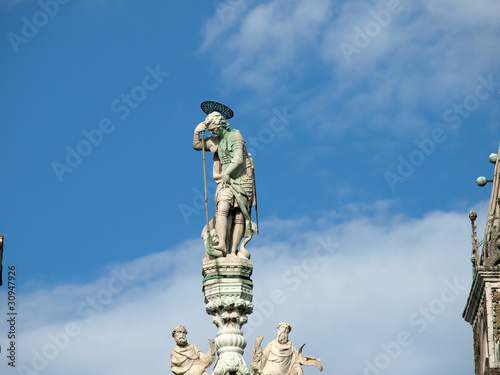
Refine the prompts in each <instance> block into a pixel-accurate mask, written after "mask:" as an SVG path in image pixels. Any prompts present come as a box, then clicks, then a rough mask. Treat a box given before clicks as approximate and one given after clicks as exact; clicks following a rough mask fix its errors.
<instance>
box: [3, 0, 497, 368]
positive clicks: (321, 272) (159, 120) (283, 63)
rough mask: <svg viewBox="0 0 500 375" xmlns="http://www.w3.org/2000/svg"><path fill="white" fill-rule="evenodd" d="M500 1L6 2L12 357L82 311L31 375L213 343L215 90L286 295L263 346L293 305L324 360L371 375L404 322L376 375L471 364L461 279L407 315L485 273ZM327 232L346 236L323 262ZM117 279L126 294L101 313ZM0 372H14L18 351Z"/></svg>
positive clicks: (263, 277) (147, 358) (266, 291)
mask: <svg viewBox="0 0 500 375" xmlns="http://www.w3.org/2000/svg"><path fill="white" fill-rule="evenodd" d="M499 7H500V6H499V5H498V3H497V2H495V1H493V0H485V1H479V2H477V1H471V0H459V1H456V0H454V1H451V0H438V1H421V2H413V1H408V0H404V1H403V0H402V1H397V0H391V1H367V0H356V1H349V2H346V1H327V0H316V1H314V2H308V1H305V0H293V1H282V0H269V1H257V0H253V1H243V0H226V1H220V2H195V1H182V2H165V1H154V0H151V1H147V2H134V1H126V0H115V1H111V0H109V1H108V0H102V1H97V0H88V1H78V0H72V1H66V2H65V1H60V2H57V1H56V0H40V1H31V0H25V1H23V0H2V1H0V53H1V56H2V59H1V63H0V64H1V68H2V69H1V70H0V82H1V87H2V88H3V89H2V90H0V123H1V127H0V130H1V135H0V149H1V153H2V157H1V158H0V171H1V174H2V181H3V183H2V189H1V195H0V197H1V200H2V215H1V218H0V220H1V221H0V232H1V233H3V234H5V254H4V265H5V266H7V265H16V268H17V271H18V280H17V283H18V286H17V288H18V289H17V291H18V299H19V310H20V314H21V315H20V316H19V330H20V334H21V338H20V339H19V353H18V359H17V361H18V364H19V365H25V366H31V370H32V371H35V369H34V368H33V366H32V359H33V357H34V356H35V354H33V353H34V352H33V351H36V350H38V351H39V352H42V351H43V348H44V347H46V345H47V343H50V342H51V341H50V338H49V337H50V336H49V335H50V334H51V332H52V334H56V333H57V332H64V329H65V328H64V327H66V326H67V324H69V323H71V322H72V323H74V324H76V325H77V327H78V329H79V330H80V331H79V333H78V335H76V336H75V337H74V339H72V341H71V342H70V343H69V344H68V346H67V347H65V348H64V349H61V350H60V352H59V353H58V354H57V356H56V357H55V358H54V359H51V360H49V361H48V362H47V364H46V365H45V367H43V369H41V368H40V369H39V371H38V370H37V372H38V373H45V374H54V375H58V374H63V373H68V371H72V373H74V374H80V373H81V374H88V373H90V372H91V371H92V372H93V373H96V374H101V373H102V374H109V373H117V372H118V371H122V370H121V369H125V370H123V371H122V372H124V373H139V372H143V369H146V368H147V369H148V371H149V372H150V373H158V374H159V373H164V372H165V371H167V370H168V369H169V366H170V363H169V362H168V359H167V357H168V356H167V354H168V352H169V351H170V350H171V347H172V345H173V341H172V339H171V337H170V330H171V328H172V327H174V326H175V325H177V324H179V323H180V322H182V323H183V324H185V325H186V327H187V328H188V330H189V335H188V340H190V341H193V342H195V343H196V344H198V345H199V346H200V347H201V348H202V350H206V349H207V348H208V345H207V343H206V338H207V337H213V336H214V335H215V333H216V328H215V326H213V325H212V324H211V323H210V318H209V317H208V316H207V315H206V314H204V306H203V296H202V294H201V291H200V290H201V276H200V273H201V259H202V256H203V245H202V242H201V240H200V239H199V235H200V232H201V229H202V228H203V225H204V217H205V215H204V208H203V201H202V200H203V169H202V158H201V153H198V152H195V151H194V150H193V149H192V147H191V142H192V133H193V130H194V128H195V126H196V125H197V124H198V123H199V122H200V121H203V120H204V117H205V116H204V113H203V112H202V111H201V109H200V103H201V102H202V101H204V100H208V99H212V100H218V101H221V102H223V103H225V104H227V105H228V106H230V107H231V108H232V109H233V111H234V112H235V116H234V118H233V119H231V120H230V121H229V122H230V123H231V126H232V127H233V128H236V129H239V130H240V131H241V133H242V134H243V136H244V137H245V139H246V141H247V146H248V148H249V149H250V150H251V151H252V154H253V158H254V161H255V164H256V178H257V189H258V190H257V193H258V204H259V221H260V232H261V235H260V236H258V237H255V238H254V240H252V242H251V243H250V244H249V246H248V248H249V249H250V251H251V252H252V260H253V262H254V265H255V271H254V277H253V280H254V283H255V289H254V292H255V301H256V305H258V303H259V301H260V304H261V305H262V306H266V303H265V301H267V299H268V298H270V297H269V296H270V295H271V294H270V293H271V291H272V286H273V285H275V286H276V288H278V289H279V288H281V290H282V291H284V293H285V295H286V296H287V298H286V301H284V302H280V303H274V302H273V304H272V306H273V308H272V312H269V311H268V312H267V313H262V314H261V317H262V319H261V321H259V320H258V319H259V316H258V314H254V316H251V317H250V322H249V325H248V326H249V327H251V328H249V329H248V332H247V334H248V335H247V339H248V341H249V347H251V345H252V343H253V340H254V339H255V337H256V336H257V335H259V334H264V335H265V340H264V343H266V342H267V340H270V339H271V338H274V335H275V325H276V324H277V323H278V322H279V321H290V323H291V324H292V326H293V327H294V329H293V331H292V333H291V337H290V338H291V339H292V340H293V341H294V342H295V343H296V345H300V343H299V341H303V342H307V343H308V345H307V346H306V350H307V351H308V352H307V353H306V354H308V355H315V356H317V357H321V358H323V363H324V366H325V372H326V373H333V372H337V373H342V374H362V373H363V372H364V371H368V373H369V372H370V371H369V370H366V368H367V366H368V367H369V365H367V363H368V362H370V361H372V362H373V361H375V359H376V358H377V355H378V354H380V353H381V351H383V350H384V349H383V346H382V344H387V343H388V342H392V341H394V340H396V341H397V337H398V335H399V334H400V333H401V332H407V333H408V334H409V335H410V339H411V340H410V341H412V343H411V344H409V345H408V346H407V347H404V350H402V352H401V353H400V354H398V355H397V356H396V357H397V358H394V359H392V358H391V362H390V363H389V365H388V366H387V367H386V368H384V369H379V371H381V373H384V374H398V373H401V372H403V371H404V372H405V373H407V374H413V373H415V374H416V373H422V372H424V373H433V374H445V373H446V374H449V373H450V371H451V370H453V371H452V373H454V374H458V375H462V374H470V373H472V371H473V354H472V332H471V328H470V327H469V326H468V324H467V323H466V322H465V321H463V320H462V319H461V313H462V309H463V306H464V305H465V301H466V297H467V294H468V290H463V288H462V289H460V288H458V289H457V287H455V289H454V290H455V291H456V292H457V293H456V295H455V297H456V299H453V302H449V303H448V302H446V303H444V302H442V304H443V303H444V305H443V306H445V309H444V310H443V311H442V312H440V313H439V314H436V315H439V316H436V319H435V320H433V321H432V322H430V320H427V322H428V323H432V324H428V325H426V327H425V329H423V323H420V324H419V323H418V317H417V316H415V315H414V314H415V313H416V314H417V315H418V314H420V313H419V311H420V310H419V309H420V308H421V307H423V308H425V307H426V306H429V305H432V303H433V301H435V299H436V298H438V300H440V297H439V296H441V293H443V290H449V289H450V287H449V283H451V284H453V283H455V284H453V285H467V288H468V286H469V284H470V268H469V267H470V263H469V251H470V246H469V244H470V242H469V241H470V236H469V231H470V229H469V227H470V224H469V222H468V221H469V220H468V217H467V214H468V211H469V210H470V209H472V208H475V209H477V211H478V213H479V214H480V216H479V219H478V220H479V221H480V223H481V224H479V230H480V231H481V230H482V226H483V223H484V216H485V215H486V212H485V210H486V207H487V201H488V199H489V195H490V188H489V187H487V188H478V187H477V186H476V184H475V182H474V181H475V179H476V178H477V177H478V176H479V175H485V176H486V177H491V176H492V174H493V165H491V164H490V163H489V162H488V160H487V158H488V155H489V154H490V153H491V152H496V151H497V150H498V142H499V140H500V137H499V122H498V118H499V100H500V94H499V89H500V69H499V65H498V61H500V59H499V57H500V56H499V55H500V52H499V49H498V44H499V38H500V25H499V23H498V19H497V15H498V14H499V11H500V9H499ZM208 160H209V161H210V160H211V158H208ZM209 164H210V162H209ZM210 169H211V168H210V166H209V170H210ZM209 180H210V178H209ZM213 190H214V183H213V182H212V183H211V184H210V186H209V191H212V195H211V197H210V199H209V200H210V202H211V207H210V212H211V213H213V203H212V202H213ZM481 214H482V216H481ZM481 220H482V221H481ZM327 239H330V240H331V241H332V243H335V244H337V245H338V246H337V247H335V249H336V250H335V251H332V252H327V254H328V257H327V258H326V259H325V260H324V261H323V260H321V259H323V258H321V259H319V258H317V257H316V258H315V255H314V254H316V253H315V251H314V250H315V249H316V248H317V246H321V243H323V244H324V243H329V242H328V241H330V240H328V241H327ZM325 241H326V242H325ZM318 244H320V245H318ZM311 257H312V258H311ZM304 262H305V263H304ZM315 262H316V263H315ZM315 264H316V266H317V268H315V267H316V266H314V265H315ZM294 267H295V268H294ZM296 267H299V268H300V269H302V272H303V273H301V274H299V273H298V272H296V271H297V270H298V269H297V268H296ZM304 267H305V268H304ZM123 270H128V271H126V272H128V273H125V275H128V277H130V279H127V278H126V277H125V276H123V274H122V273H123V272H125V271H123ZM307 270H309V271H307ZM117 273H118V274H120V275H122V276H121V279H120V280H122V283H121V284H120V285H122V286H123V288H121V289H120V292H119V293H115V294H113V298H112V299H111V300H110V301H107V302H106V303H105V304H101V305H100V306H98V307H97V308H92V309H90V310H89V306H88V305H87V302H86V301H87V299H88V298H94V297H96V296H99V295H100V294H99V293H100V292H102V291H103V290H104V291H106V290H107V289H106V288H107V285H109V283H110V282H111V281H112V280H114V278H116V277H118V276H116V274H117ZM300 275H302V276H300ZM124 277H125V278H124ZM297 277H298V278H299V279H296V278H297ZM5 293H6V290H5V288H3V290H2V291H1V293H0V298H1V299H0V305H1V304H2V300H3V301H4V302H5V305H6V295H5ZM100 296H101V297H102V296H103V295H102V294H101V295H100ZM302 299H305V300H306V302H307V303H301V302H300V301H301V300H302ZM449 300H450V298H448V299H447V301H449ZM82 301H83V302H82ZM82 303H83V305H82ZM442 304H441V305H442ZM441 305H439V303H438V304H437V305H434V308H435V309H436V306H441ZM141 306H142V308H141ZM311 306H314V307H313V308H311ZM0 311H1V309H0ZM92 311H93V312H94V315H95V317H93V315H92V314H91V312H92ZM318 311H319V313H318ZM316 314H317V315H319V316H318V318H317V319H313V320H314V321H315V322H316V323H318V322H319V326H316V324H311V323H308V319H310V317H311V315H316ZM91 317H92V319H91ZM252 319H254V320H252ZM4 320H5V319H3V318H2V319H1V320H0V321H4ZM21 322H22V323H21ZM144 322H149V323H150V324H148V325H147V328H145V326H144ZM411 322H413V324H412V323H411ZM141 323H142V324H141ZM0 324H3V325H4V326H5V327H7V326H6V322H3V323H0ZM252 324H253V326H252ZM252 327H253V328H252ZM73 328H74V327H73ZM61 330H62V331H61ZM420 330H422V332H420ZM70 331H71V330H70ZM306 331H307V332H306ZM71 332H73V331H71ZM324 332H328V333H329V334H330V335H331V340H332V342H329V341H327V340H328V339H329V337H325V335H324ZM330 335H329V336H330ZM402 337H406V336H405V335H404V334H403V336H402ZM445 338H446V339H445ZM145 342H147V344H144V345H142V346H141V347H140V348H138V346H139V344H141V343H145ZM450 342H452V343H453V345H452V346H454V347H450ZM0 345H2V349H3V348H4V347H5V345H6V335H1V334H0ZM109 348H113V349H109ZM99 349H101V350H99ZM104 349H105V350H104ZM332 350H333V351H332ZM104 352H105V353H106V355H103V353H104ZM247 352H248V353H246V354H245V358H246V359H247V361H248V362H249V361H250V357H249V356H250V351H248V350H247ZM82 353H83V359H85V360H82V358H81V357H82ZM120 353H129V354H127V356H123V355H122V354H120ZM457 353H459V354H460V355H457ZM380 358H382V357H379V359H380ZM443 358H444V360H443ZM457 358H458V359H457ZM366 361H368V362H366ZM450 363H453V364H450ZM0 366H1V368H2V370H3V369H4V368H7V370H6V371H7V373H8V374H10V373H12V374H14V373H22V372H18V371H17V370H18V369H11V368H8V366H7V365H6V358H5V355H4V351H2V353H1V354H0ZM450 366H455V367H453V368H452V369H451V370H450ZM75 368H77V369H76V370H75ZM409 368H410V369H409ZM314 371H317V370H316V369H315V368H312V369H309V368H306V369H305V373H307V374H312V373H313V372H314ZM412 371H414V372H412Z"/></svg>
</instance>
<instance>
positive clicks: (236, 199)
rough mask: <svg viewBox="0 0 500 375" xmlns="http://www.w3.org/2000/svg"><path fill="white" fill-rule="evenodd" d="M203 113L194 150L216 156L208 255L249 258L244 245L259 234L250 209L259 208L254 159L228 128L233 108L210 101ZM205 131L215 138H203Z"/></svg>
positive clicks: (207, 230) (237, 134)
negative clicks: (257, 205)
mask: <svg viewBox="0 0 500 375" xmlns="http://www.w3.org/2000/svg"><path fill="white" fill-rule="evenodd" d="M202 109H203V110H204V111H205V113H207V114H208V116H207V117H206V120H205V121H203V122H201V123H200V124H199V125H198V126H197V127H196V128H195V130H194V139H193V148H194V149H195V150H197V151H201V150H206V151H210V152H213V153H214V165H213V177H214V180H215V182H216V183H217V191H216V193H215V215H214V217H213V219H212V220H210V222H209V223H208V224H207V226H206V227H205V229H204V230H203V233H202V237H204V240H205V246H206V250H207V254H209V255H212V256H215V257H220V256H240V257H244V258H250V253H249V252H248V250H246V249H245V245H246V244H247V243H248V241H250V240H251V239H252V236H253V235H254V234H255V233H256V231H257V225H256V224H255V223H253V222H252V221H251V209H252V206H253V205H255V204H256V202H255V201H256V200H255V179H254V174H253V172H254V165H253V161H252V157H251V155H250V154H248V152H247V149H246V145H245V140H244V139H243V137H242V135H241V133H240V132H239V131H238V130H236V129H232V130H231V129H230V128H229V123H227V121H226V119H227V118H231V117H232V116H233V112H232V111H231V109H230V108H228V107H226V106H225V105H224V104H222V103H218V102H213V101H208V102H203V103H202ZM206 130H208V131H210V132H211V133H212V134H213V135H212V136H208V137H206V138H203V137H204V135H203V134H204V132H205V131H206ZM200 133H201V135H202V136H201V137H200ZM205 191H206V190H205ZM207 220H208V219H207ZM244 237H245V240H244V241H243V242H242V240H243V238H244ZM240 242H242V243H241V246H240ZM238 247H240V248H239V249H238Z"/></svg>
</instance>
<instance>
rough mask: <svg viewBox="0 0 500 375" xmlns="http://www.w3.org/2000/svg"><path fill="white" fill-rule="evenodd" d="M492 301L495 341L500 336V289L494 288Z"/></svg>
mask: <svg viewBox="0 0 500 375" xmlns="http://www.w3.org/2000/svg"><path fill="white" fill-rule="evenodd" d="M491 292H492V302H493V336H494V337H495V342H498V340H499V338H500V291H499V290H498V289H492V291H491Z"/></svg>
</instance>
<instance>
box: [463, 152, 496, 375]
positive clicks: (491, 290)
mask: <svg viewBox="0 0 500 375" xmlns="http://www.w3.org/2000/svg"><path fill="white" fill-rule="evenodd" d="M499 153H500V149H499ZM497 155H498V154H491V155H490V158H489V159H490V162H492V163H494V164H495V172H494V175H493V180H487V179H486V178H485V177H479V178H478V179H477V183H478V185H480V186H484V185H486V183H487V182H491V183H492V184H493V187H492V191H491V199H490V205H489V208H488V217H487V220H486V228H485V230H484V239H483V241H481V242H479V241H478V238H477V231H476V229H477V225H476V222H475V221H476V218H477V214H476V213H475V212H474V211H471V212H470V214H469V218H470V220H471V225H472V235H471V238H472V253H471V262H472V273H473V281H472V287H471V291H470V293H469V298H468V300H467V305H466V306H465V310H464V312H463V315H462V316H463V318H464V319H465V320H466V321H467V322H468V323H470V324H471V325H472V329H473V339H474V364H475V374H476V375H493V374H495V375H496V374H498V375H500V342H499V341H500V228H499V214H500V163H499V162H498V161H497V160H498V156H497ZM481 247H482V248H481ZM481 250H482V251H481Z"/></svg>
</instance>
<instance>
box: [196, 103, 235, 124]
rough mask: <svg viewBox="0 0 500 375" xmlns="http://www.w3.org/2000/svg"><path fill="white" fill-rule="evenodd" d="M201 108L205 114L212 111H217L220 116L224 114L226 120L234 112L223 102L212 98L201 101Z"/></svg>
mask: <svg viewBox="0 0 500 375" xmlns="http://www.w3.org/2000/svg"><path fill="white" fill-rule="evenodd" d="M201 109H202V110H203V112H205V113H206V114H207V115H209V114H210V113H212V112H219V113H220V114H221V115H222V116H224V118H225V119H226V120H227V119H230V118H231V117H233V116H234V113H233V111H232V110H231V108H229V107H228V106H227V105H225V104H222V103H219V102H216V101H214V100H206V101H204V102H203V103H201Z"/></svg>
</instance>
